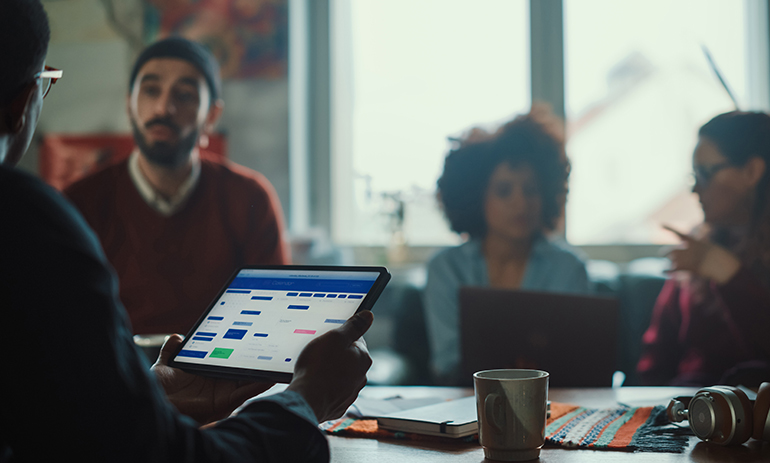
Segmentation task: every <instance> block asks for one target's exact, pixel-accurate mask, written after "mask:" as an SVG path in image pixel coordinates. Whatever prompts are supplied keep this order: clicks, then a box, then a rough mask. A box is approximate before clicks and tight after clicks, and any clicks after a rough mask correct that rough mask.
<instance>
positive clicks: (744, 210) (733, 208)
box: [637, 111, 770, 386]
mask: <svg viewBox="0 0 770 463" xmlns="http://www.w3.org/2000/svg"><path fill="white" fill-rule="evenodd" d="M698 136H699V138H698V144H697V146H696V147H695V152H694V153H693V169H694V171H695V186H694V187H693V192H695V193H696V194H697V195H698V197H699V199H700V203H701V207H702V208H703V214H704V224H703V225H701V226H699V227H698V228H697V229H696V230H695V232H693V233H692V234H691V235H685V234H683V233H680V232H677V231H674V230H672V231H674V232H675V233H677V234H678V235H679V237H680V238H681V239H682V246H680V247H679V248H677V249H675V250H673V251H672V252H671V253H670V254H669V257H670V259H671V263H672V266H671V270H672V272H676V274H675V277H674V278H672V279H670V280H669V281H668V282H667V283H666V285H665V286H664V288H663V290H662V291H661V293H660V295H659V296H658V300H657V302H656V305H655V309H654V311H653V316H652V320H651V323H650V327H649V328H648V329H647V331H646V333H645V334H644V337H643V344H644V345H643V353H642V356H641V358H640V361H639V364H638V366H637V370H638V372H639V376H640V378H641V379H642V382H643V383H645V384H650V385H664V384H671V385H687V386H710V385H713V384H733V385H738V384H743V385H745V386H751V385H755V386H756V385H759V383H760V382H761V381H763V380H767V379H768V378H770V116H768V115H767V114H764V113H759V112H739V111H733V112H729V113H725V114H720V115H719V116H716V117H715V118H713V119H712V120H711V121H709V122H708V123H706V124H705V125H704V126H703V127H701V128H700V131H699V132H698Z"/></svg>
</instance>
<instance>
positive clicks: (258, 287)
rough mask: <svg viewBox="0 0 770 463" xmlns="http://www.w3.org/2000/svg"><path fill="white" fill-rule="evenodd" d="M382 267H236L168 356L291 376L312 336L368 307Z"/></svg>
mask: <svg viewBox="0 0 770 463" xmlns="http://www.w3.org/2000/svg"><path fill="white" fill-rule="evenodd" d="M389 280H390V274H389V273H388V271H387V269H385V268H384V267H332V266H301V265H282V266H247V267H242V268H241V269H239V270H238V271H236V272H235V273H234V274H233V276H232V277H231V278H230V280H229V281H228V283H227V284H226V285H225V286H224V288H222V290H221V291H220V293H219V295H218V296H217V297H216V299H214V301H213V302H212V303H211V305H210V306H209V307H208V309H207V310H206V311H205V312H204V313H203V315H201V317H200V319H199V320H198V322H197V323H196V324H195V327H194V328H193V329H192V330H190V332H189V333H188V334H187V336H186V337H185V340H184V342H183V343H182V344H181V346H180V347H179V348H178V350H177V352H176V353H175V354H174V356H173V357H172V360H171V361H170V362H169V365H171V366H172V367H175V368H181V369H183V370H185V371H188V372H191V373H197V374H204V375H210V376H217V377H223V378H231V379H268V380H272V381H277V382H282V383H283V382H285V383H288V382H290V381H291V378H292V374H293V372H294V363H295V362H296V360H297V356H298V355H299V353H300V352H301V351H302V349H303V348H304V347H305V346H306V345H307V343H308V342H310V341H311V340H312V339H314V338H316V337H318V336H320V335H322V334H324V333H326V332H327V331H330V330H332V329H334V328H337V327H339V326H340V325H342V324H343V323H345V321H346V320H347V319H348V318H350V317H351V316H352V315H353V314H354V313H356V312H358V311H360V310H371V308H372V306H373V305H374V302H375V301H376V300H377V298H378V297H379V295H380V294H381V293H382V290H383V289H384V288H385V285H386V284H387V283H388V281H389Z"/></svg>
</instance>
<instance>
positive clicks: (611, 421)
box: [320, 402, 692, 453]
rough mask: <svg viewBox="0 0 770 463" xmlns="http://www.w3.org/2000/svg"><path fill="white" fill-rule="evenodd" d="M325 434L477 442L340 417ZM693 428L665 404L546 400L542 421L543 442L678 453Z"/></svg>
mask: <svg viewBox="0 0 770 463" xmlns="http://www.w3.org/2000/svg"><path fill="white" fill-rule="evenodd" d="M320 427H321V429H322V430H324V431H326V432H327V433H329V434H336V435H344V436H349V437H368V438H374V439H379V438H390V439H408V440H422V441H453V442H473V441H478V435H475V436H469V437H466V438H462V439H452V438H447V437H435V436H424V435H419V434H411V433H403V432H392V431H387V430H385V429H379V427H378V426H377V420H370V419H355V418H340V419H339V420H334V421H327V422H325V423H322V424H321V425H320ZM690 435H692V433H691V432H690V431H689V429H687V428H682V427H679V426H676V425H672V424H671V423H669V422H668V419H667V418H666V410H665V408H664V407H636V408H634V407H618V408H612V409H598V408H586V407H579V406H577V405H570V404H563V403H558V402H552V403H551V417H550V418H549V419H548V423H547V425H546V430H545V436H546V446H551V447H552V446H558V447H567V448H584V449H594V450H623V451H641V452H673V453H681V452H683V451H684V449H685V448H686V447H687V445H688V442H689V436H690Z"/></svg>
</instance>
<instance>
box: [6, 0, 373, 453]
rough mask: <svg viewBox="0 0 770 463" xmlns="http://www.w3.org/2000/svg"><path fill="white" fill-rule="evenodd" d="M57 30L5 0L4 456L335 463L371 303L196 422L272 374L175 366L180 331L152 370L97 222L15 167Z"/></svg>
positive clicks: (34, 10)
mask: <svg viewBox="0 0 770 463" xmlns="http://www.w3.org/2000/svg"><path fill="white" fill-rule="evenodd" d="M49 37H50V29H49V28H48V21H47V17H46V14H45V11H44V9H43V7H42V4H41V3H40V1H39V0H3V1H2V2H0V50H2V51H3V53H2V55H0V56H3V60H4V62H3V63H2V64H3V67H2V72H0V164H1V165H2V167H0V218H2V223H3V226H2V227H0V281H2V291H0V310H2V315H3V319H4V322H5V323H6V325H4V326H10V327H13V328H14V329H13V330H12V331H11V332H9V333H5V335H4V336H2V337H0V349H2V350H3V351H4V352H14V355H10V356H9V357H10V358H9V359H7V361H6V362H5V363H4V365H3V368H4V372H5V374H6V376H7V377H8V378H12V380H9V381H2V382H0V396H2V397H3V399H4V406H3V414H2V417H3V420H2V423H0V460H3V461H57V460H64V459H69V458H77V459H80V460H84V461H327V460H328V459H329V453H328V446H327V444H326V441H325V439H324V437H323V435H322V434H321V433H320V431H319V429H318V427H317V426H316V424H317V422H318V421H323V420H327V419H331V418H335V417H338V416H340V415H341V414H342V413H343V412H344V411H345V409H346V408H347V406H349V405H350V403H351V402H352V401H353V400H354V399H355V397H356V395H357V393H358V391H360V389H361V388H362V387H363V386H364V384H365V382H366V379H365V378H366V375H365V374H366V370H367V369H368V368H369V366H370V365H371V359H370V358H369V356H368V354H367V352H366V347H365V346H364V345H363V343H362V341H361V340H360V337H361V335H363V333H364V332H365V331H366V330H367V329H368V328H369V326H370V325H371V322H372V315H371V313H370V312H363V313H361V314H358V315H355V316H353V317H352V318H351V319H350V320H348V321H347V322H346V323H345V324H343V325H342V326H341V327H339V328H337V329H335V330H332V331H330V332H328V333H326V334H325V335H322V336H319V337H317V338H315V339H313V340H312V341H311V342H310V343H309V344H308V346H307V347H306V348H305V349H304V350H303V351H302V353H301V354H300V356H299V357H298V358H297V363H296V367H295V371H294V378H293V380H292V382H291V383H290V384H289V386H288V388H287V391H286V392H284V393H282V395H280V396H278V397H275V398H266V399H261V400H260V399H257V400H255V401H253V402H250V403H249V404H248V405H245V406H244V407H242V408H241V409H240V412H239V413H238V414H237V415H236V416H234V417H231V418H227V419H224V420H222V421H220V422H218V423H217V424H216V425H214V426H213V427H211V428H209V429H205V430H202V429H200V428H198V423H196V422H194V421H193V420H192V419H191V418H189V416H194V417H196V418H198V419H199V420H200V421H201V422H211V421H213V420H217V419H220V418H223V417H226V416H228V415H229V413H230V412H231V411H232V410H233V409H235V408H236V407H237V406H238V405H240V404H241V403H242V402H243V400H245V399H246V398H247V397H252V396H254V395H256V394H258V393H260V392H262V391H264V389H265V387H264V386H265V384H260V383H248V384H240V383H237V382H234V381H225V380H214V379H210V378H205V377H201V376H194V375H190V374H187V373H184V372H182V371H180V370H176V369H173V368H170V367H168V365H167V362H168V358H169V356H170V352H171V351H172V350H173V348H174V344H175V343H176V344H177V345H178V343H179V342H181V337H179V336H176V335H175V336H172V337H171V339H170V340H169V342H167V343H166V345H165V346H164V348H163V354H164V355H162V356H161V358H160V359H159V360H158V362H156V364H155V365H154V366H153V370H152V372H154V374H153V373H151V371H150V370H149V369H148V364H147V362H146V360H144V359H143V357H142V355H143V354H142V353H141V352H140V351H139V350H138V349H137V347H136V346H135V345H134V343H133V339H132V336H131V330H130V327H129V326H128V323H127V317H126V314H125V311H124V310H123V309H122V306H121V304H120V302H119V300H118V296H117V280H116V279H115V277H114V275H113V273H112V272H111V271H110V270H109V267H108V266H107V264H106V260H105V257H104V255H103V253H102V251H101V248H100V247H99V246H98V244H97V241H96V238H95V237H94V235H93V232H92V231H91V230H89V229H88V228H87V226H86V224H85V222H84V220H83V219H82V217H81V216H79V215H78V214H77V212H75V210H74V209H73V208H72V207H71V206H70V205H69V204H68V203H67V202H66V201H65V200H64V199H63V198H62V197H61V196H59V195H58V193H56V192H55V191H54V190H53V189H51V188H50V187H48V186H45V185H44V184H43V183H42V182H41V181H40V180H37V179H35V178H32V177H31V176H29V175H27V174H23V173H21V172H19V171H16V170H14V169H13V167H12V166H14V165H15V164H16V163H17V162H18V161H19V159H20V158H21V156H22V155H23V154H24V152H25V151H26V150H27V148H28V147H29V144H30V141H31V140H32V135H33V133H34V129H35V126H36V124H37V120H38V117H39V114H40V111H41V109H42V103H43V98H44V97H45V95H46V93H47V90H48V89H49V88H50V81H44V80H43V79H44V78H46V79H47V78H49V77H51V78H52V77H56V78H61V72H60V71H56V72H50V73H49V71H48V70H46V71H43V69H47V67H46V68H44V63H45V56H46V53H47V46H48V40H49ZM6 52H7V53H6ZM44 72H46V73H48V74H47V75H44V74H43V73H44ZM158 381H160V384H162V386H163V390H162V389H161V388H160V387H159V383H158ZM164 390H165V394H164ZM169 401H170V402H169ZM172 403H173V406H172ZM175 407H176V409H178V410H179V411H177V410H175ZM180 412H181V413H184V414H185V415H188V416H183V415H182V414H180Z"/></svg>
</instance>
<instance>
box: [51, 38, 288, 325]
mask: <svg viewBox="0 0 770 463" xmlns="http://www.w3.org/2000/svg"><path fill="white" fill-rule="evenodd" d="M220 97H221V82H220V77H219V67H218V65H217V63H216V60H215V59H214V58H213V56H211V54H210V53H209V52H208V51H207V50H206V49H205V48H204V47H203V46H201V45H199V44H197V43H194V42H191V41H188V40H185V39H182V38H170V39H166V40H162V41H160V42H157V43H155V44H153V45H151V46H149V47H148V48H147V49H145V50H144V51H143V52H142V54H141V55H140V56H139V58H138V59H137V61H136V63H135V64H134V67H133V70H132V72H131V78H130V81H129V95H128V113H129V119H130V121H131V125H132V128H133V133H134V140H135V142H136V149H135V150H134V152H133V153H132V154H131V156H130V158H129V159H128V160H127V161H125V162H122V163H119V164H117V165H114V166H111V167H108V168H106V169H104V170H102V171H100V172H97V173H96V174H94V175H91V176H89V177H87V178H85V179H83V180H81V181H79V182H77V183H75V184H73V185H72V186H70V187H69V188H68V189H67V190H66V191H65V194H66V195H67V196H68V197H69V199H70V200H71V201H72V202H73V203H74V204H75V205H76V206H77V208H78V209H79V210H80V212H81V213H82V214H83V216H84V217H85V218H86V220H87V221H88V224H89V225H90V226H91V228H93V229H94V231H96V234H97V235H98V237H99V240H100V241H101V243H102V247H103V248H104V252H105V253H106V255H107V258H108V260H109V261H110V263H111V264H112V266H113V267H114V268H115V270H116V271H117V273H118V276H119V279H120V298H121V300H122V301H123V304H124V305H125V307H126V310H127V311H128V314H129V316H130V318H131V324H132V326H133V330H134V333H137V334H150V333H176V332H181V333H184V332H186V331H187V330H188V329H189V328H190V327H191V326H192V325H193V324H194V323H195V321H196V320H197V319H198V317H199V316H200V314H201V312H202V311H203V310H204V309H205V308H206V306H207V304H208V303H209V302H210V301H211V300H212V299H213V298H214V297H215V296H216V294H217V292H218V291H219V289H220V288H221V286H222V285H223V284H224V283H225V281H226V280H227V278H228V277H229V276H230V274H232V272H233V271H234V270H235V269H236V268H238V267H239V266H241V265H245V264H284V263H288V261H289V254H288V251H287V249H286V244H285V242H284V238H283V219H282V214H281V207H280V204H279V202H278V199H277V196H276V194H275V192H274V190H273V188H272V186H271V185H270V183H269V182H268V181H267V180H266V179H265V178H264V177H263V176H262V175H261V174H259V173H257V172H254V171H252V170H249V169H247V168H245V167H242V166H238V165H235V164H233V163H229V162H218V161H214V160H212V159H210V158H211V156H208V155H207V154H206V152H205V151H204V150H203V149H204V148H205V147H206V145H207V136H206V133H207V132H209V131H210V130H211V129H212V128H213V126H214V124H215V123H216V121H217V119H219V117H220V115H221V114H222V110H223V102H222V100H221V98H220ZM199 146H200V148H201V149H199V148H198V147H199Z"/></svg>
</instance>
